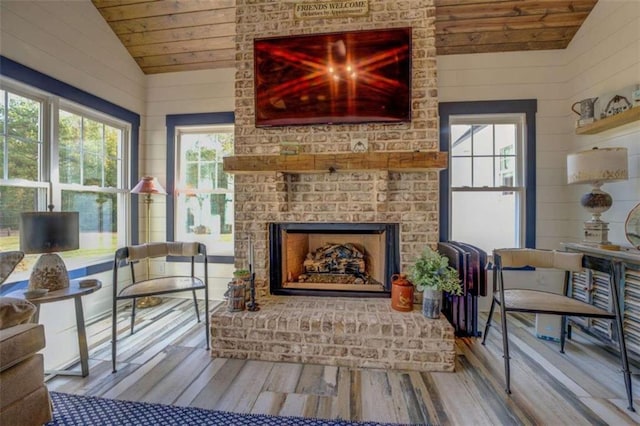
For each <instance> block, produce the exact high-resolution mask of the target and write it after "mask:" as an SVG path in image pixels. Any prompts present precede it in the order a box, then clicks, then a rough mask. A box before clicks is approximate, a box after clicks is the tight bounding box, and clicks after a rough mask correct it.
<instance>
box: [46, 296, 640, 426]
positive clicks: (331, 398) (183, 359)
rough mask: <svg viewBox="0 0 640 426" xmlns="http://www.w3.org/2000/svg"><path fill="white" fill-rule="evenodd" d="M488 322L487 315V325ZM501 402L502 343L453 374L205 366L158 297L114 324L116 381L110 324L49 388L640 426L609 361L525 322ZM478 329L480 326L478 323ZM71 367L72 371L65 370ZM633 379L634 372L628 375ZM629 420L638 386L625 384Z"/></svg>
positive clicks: (579, 342) (396, 417)
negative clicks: (629, 392)
mask: <svg viewBox="0 0 640 426" xmlns="http://www.w3.org/2000/svg"><path fill="white" fill-rule="evenodd" d="M497 317H499V315H496V319H497ZM512 318H513V320H512V321H510V326H511V330H512V336H513V338H512V345H511V348H512V354H511V357H512V360H511V369H512V385H511V386H512V394H511V395H507V394H505V392H504V380H503V377H504V369H503V360H502V343H501V333H500V329H499V327H498V328H496V327H493V328H492V330H491V333H489V338H488V339H487V345H486V346H482V345H481V344H480V339H475V338H459V339H457V352H458V356H457V359H456V372H455V373H417V372H407V371H384V370H370V369H351V368H343V367H328V366H319V365H310V364H291V363H276V362H265V361H251V360H231V359H215V358H211V357H210V355H209V353H208V352H207V351H206V350H205V348H204V337H205V334H204V322H203V323H200V324H198V323H196V321H195V315H194V313H193V304H192V301H190V300H186V299H170V298H165V302H164V303H163V304H162V305H160V306H157V307H155V308H151V309H146V310H139V311H138V318H137V326H136V333H135V334H134V335H129V331H128V323H129V313H128V312H126V311H121V312H120V314H119V319H120V323H119V325H118V328H119V330H120V337H119V351H118V352H119V353H118V368H119V369H118V372H117V373H115V374H112V373H111V361H110V360H111V349H110V327H111V318H110V316H109V317H105V318H100V319H98V320H96V321H94V322H92V323H91V324H88V326H87V333H88V336H89V342H90V370H91V372H90V375H89V376H88V377H86V378H80V377H68V376H64V377H63V376H57V377H54V378H52V379H50V380H49V381H48V382H47V385H48V387H49V389H50V390H53V391H60V392H66V393H73V394H81V395H93V396H101V397H105V398H115V399H123V400H130V401H147V402H157V403H162V404H173V405H180V406H194V407H201V408H208V409H216V410H227V411H233V412H240V413H260V414H272V415H287V416H304V417H318V418H328V419H346V420H360V421H377V422H397V423H411V424H424V423H429V424H441V425H499V424H500V425H501V424H504V425H511V424H514V425H519V424H526V425H528V424H541V425H587V424H610V425H624V424H640V415H638V413H630V412H629V411H628V410H626V405H627V404H626V397H625V392H624V385H623V379H622V374H621V373H620V366H619V361H618V358H617V356H615V355H614V354H611V353H609V352H608V351H607V350H605V348H604V347H603V346H602V344H600V343H598V342H596V341H594V340H592V339H590V338H589V337H588V336H585V335H583V334H582V333H579V332H574V337H573V341H570V342H569V343H568V344H567V350H566V354H560V353H559V352H558V345H557V344H556V343H553V342H548V341H544V340H540V339H537V338H536V337H535V336H534V334H533V332H534V330H533V317H532V316H519V317H512ZM480 322H481V324H482V325H483V326H484V318H482V319H481V321H480ZM75 368H77V366H75ZM633 370H634V371H638V370H639V369H638V366H637V365H636V366H635V367H634V368H633ZM633 384H634V390H635V396H636V398H635V404H636V407H637V408H638V410H640V397H639V396H638V395H640V381H639V380H637V378H634V383H633Z"/></svg>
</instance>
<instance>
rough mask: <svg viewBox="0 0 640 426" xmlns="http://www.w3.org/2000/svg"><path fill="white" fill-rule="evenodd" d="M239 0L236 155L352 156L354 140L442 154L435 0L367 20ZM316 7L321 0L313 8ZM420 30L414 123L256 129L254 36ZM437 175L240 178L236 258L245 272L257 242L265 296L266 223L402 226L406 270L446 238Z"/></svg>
mask: <svg viewBox="0 0 640 426" xmlns="http://www.w3.org/2000/svg"><path fill="white" fill-rule="evenodd" d="M304 1H305V0H298V1H296V2H282V1H279V0H238V1H237V2H236V3H237V12H236V14H237V15H236V22H237V27H236V28H237V35H236V40H237V49H236V50H237V54H236V82H235V85H236V106H235V154H236V155H261V154H264V155H273V154H279V150H280V143H281V142H295V143H297V144H299V146H300V151H301V152H302V153H311V154H319V153H341V152H344V153H348V152H350V149H351V147H350V141H351V139H352V138H366V139H367V140H368V143H369V150H370V151H374V152H384V151H415V150H420V151H437V150H438V98H437V81H436V51H435V24H434V22H435V6H434V4H433V0H407V1H400V2H398V1H395V0H370V1H369V9H370V13H369V15H368V16H365V17H358V18H336V19H316V20H304V21H301V20H295V19H294V16H293V5H294V3H302V2H304ZM309 2H310V3H315V2H316V1H315V0H311V1H309ZM394 27H396V28H397V27H412V32H413V34H412V120H411V122H410V123H402V124H358V125H313V126H295V127H275V128H256V127H255V120H254V86H253V85H254V81H253V77H254V72H253V40H254V38H261V37H270V36H283V35H292V34H312V33H326V32H334V31H348V30H364V29H376V28H380V29H382V28H394ZM438 177H439V175H438V171H436V170H433V171H425V172H410V173H409V172H407V173H396V172H388V171H386V170H380V171H362V172H337V173H330V172H329V171H327V172H326V173H311V174H283V173H274V172H272V173H267V172H265V173H256V174H238V175H236V177H235V211H236V214H235V236H236V240H235V259H236V266H237V267H246V265H247V241H248V237H249V236H251V240H252V241H253V243H254V248H255V249H254V259H255V262H254V263H255V264H254V269H255V272H256V283H257V288H258V295H259V296H264V295H265V294H267V293H268V289H269V285H268V281H267V280H268V279H269V264H268V263H269V262H268V258H269V256H268V223H270V222H325V223H331V222H345V223H362V222H383V223H399V224H400V245H401V247H400V257H401V263H402V265H403V267H405V266H406V265H407V264H408V263H409V262H411V261H412V260H413V258H414V257H415V255H416V254H417V253H419V252H420V251H421V249H422V247H423V246H424V245H425V244H435V243H436V242H437V241H438V200H439V194H438Z"/></svg>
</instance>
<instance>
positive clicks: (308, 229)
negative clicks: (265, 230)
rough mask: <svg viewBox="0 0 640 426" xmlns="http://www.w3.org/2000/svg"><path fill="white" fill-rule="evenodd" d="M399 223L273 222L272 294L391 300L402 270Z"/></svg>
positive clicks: (270, 258) (270, 256)
mask: <svg viewBox="0 0 640 426" xmlns="http://www.w3.org/2000/svg"><path fill="white" fill-rule="evenodd" d="M398 228H399V226H398V224H394V223H356V224H353V223H271V224H269V265H270V270H271V273H270V292H271V294H275V295H307V296H310V295H311V296H343V297H345V296H346V297H389V296H390V292H391V275H393V274H395V273H397V272H398V271H399V269H400V250H399V232H398Z"/></svg>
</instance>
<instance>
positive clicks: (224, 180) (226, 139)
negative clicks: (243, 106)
mask: <svg viewBox="0 0 640 426" xmlns="http://www.w3.org/2000/svg"><path fill="white" fill-rule="evenodd" d="M175 135H176V180H175V193H176V201H175V203H176V204H175V222H174V223H175V229H174V232H175V234H174V235H175V239H176V240H177V241H198V242H201V243H204V244H206V245H207V253H208V254H210V255H218V256H231V255H233V224H234V208H233V175H231V174H228V173H225V172H224V170H223V167H222V159H223V157H225V156H228V155H233V126H232V125H212V126H185V127H176V132H175Z"/></svg>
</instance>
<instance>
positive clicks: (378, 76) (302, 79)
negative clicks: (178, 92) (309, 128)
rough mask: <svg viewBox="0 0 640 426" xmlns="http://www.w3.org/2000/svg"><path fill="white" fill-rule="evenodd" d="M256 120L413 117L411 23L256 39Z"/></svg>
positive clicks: (258, 122)
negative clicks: (364, 29)
mask: <svg viewBox="0 0 640 426" xmlns="http://www.w3.org/2000/svg"><path fill="white" fill-rule="evenodd" d="M254 67H255V94H256V126H258V127H264V126H291V125H301V124H326V123H334V124H340V123H366V122H406V121H410V120H411V28H397V29H388V30H371V31H350V32H340V33H328V34H313V35H300V36H287V37H274V38H263V39H256V40H254Z"/></svg>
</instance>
